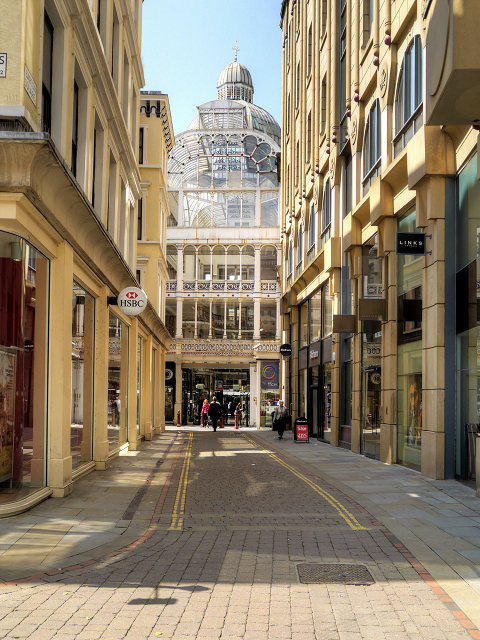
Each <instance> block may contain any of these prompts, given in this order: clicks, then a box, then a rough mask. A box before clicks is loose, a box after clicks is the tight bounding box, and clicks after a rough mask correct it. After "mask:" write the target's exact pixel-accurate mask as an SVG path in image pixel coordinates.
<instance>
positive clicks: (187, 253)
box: [183, 245, 196, 280]
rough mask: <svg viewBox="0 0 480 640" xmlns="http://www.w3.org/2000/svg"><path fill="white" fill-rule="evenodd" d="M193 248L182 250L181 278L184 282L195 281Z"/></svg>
mask: <svg viewBox="0 0 480 640" xmlns="http://www.w3.org/2000/svg"><path fill="white" fill-rule="evenodd" d="M195 257H196V256H195V247H193V246H191V245H190V246H188V247H185V249H184V250H183V277H184V279H185V280H195Z"/></svg>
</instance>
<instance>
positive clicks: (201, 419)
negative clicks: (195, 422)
mask: <svg viewBox="0 0 480 640" xmlns="http://www.w3.org/2000/svg"><path fill="white" fill-rule="evenodd" d="M203 415H204V414H203V412H202V413H201V414H200V426H201V427H203Z"/></svg>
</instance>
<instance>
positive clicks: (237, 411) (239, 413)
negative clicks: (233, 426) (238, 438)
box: [235, 402, 243, 427]
mask: <svg viewBox="0 0 480 640" xmlns="http://www.w3.org/2000/svg"><path fill="white" fill-rule="evenodd" d="M242 413H243V407H242V403H241V402H239V403H238V404H237V408H236V409H235V415H236V416H237V420H238V426H239V427H241V426H242Z"/></svg>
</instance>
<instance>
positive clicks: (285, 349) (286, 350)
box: [280, 342, 293, 358]
mask: <svg viewBox="0 0 480 640" xmlns="http://www.w3.org/2000/svg"><path fill="white" fill-rule="evenodd" d="M292 353H293V350H292V345H291V344H288V342H286V343H285V344H282V346H281V347H280V355H281V356H283V357H284V358H289V357H290V356H291V355H292Z"/></svg>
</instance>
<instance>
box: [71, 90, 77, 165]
mask: <svg viewBox="0 0 480 640" xmlns="http://www.w3.org/2000/svg"><path fill="white" fill-rule="evenodd" d="M77 152H78V84H77V82H76V81H75V80H74V82H73V119H72V173H73V175H74V176H75V177H76V175H77Z"/></svg>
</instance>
